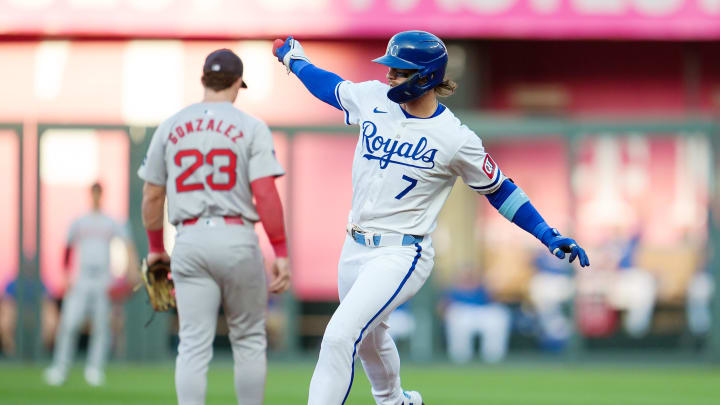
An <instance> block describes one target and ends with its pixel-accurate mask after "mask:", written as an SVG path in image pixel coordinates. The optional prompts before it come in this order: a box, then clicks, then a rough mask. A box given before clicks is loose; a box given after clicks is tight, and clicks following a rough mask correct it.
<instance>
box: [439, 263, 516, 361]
mask: <svg viewBox="0 0 720 405" xmlns="http://www.w3.org/2000/svg"><path fill="white" fill-rule="evenodd" d="M485 284H486V283H485V282H484V278H483V276H482V273H481V271H480V270H478V269H476V268H475V267H473V266H464V267H463V268H462V269H461V270H460V272H459V273H458V275H457V279H456V280H455V282H454V284H453V285H452V286H451V287H450V288H449V289H448V290H447V291H446V292H445V295H444V302H443V304H444V306H445V308H444V311H443V312H444V315H445V332H446V337H447V349H448V356H449V357H450V361H452V362H453V363H468V362H470V361H471V360H472V359H473V357H474V356H475V339H476V338H480V358H481V359H482V361H484V362H487V363H497V362H500V361H502V360H503V359H504V358H505V355H506V354H507V349H508V340H509V337H510V324H511V322H510V321H511V316H510V311H509V310H508V309H507V308H506V307H505V305H503V304H502V303H499V302H494V301H493V299H492V296H491V293H490V291H488V289H487V288H486V286H485Z"/></svg>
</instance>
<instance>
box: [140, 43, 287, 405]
mask: <svg viewBox="0 0 720 405" xmlns="http://www.w3.org/2000/svg"><path fill="white" fill-rule="evenodd" d="M242 73H243V65H242V61H241V60H240V58H239V57H238V56H237V55H235V54H234V53H233V52H232V51H231V50H229V49H219V50H217V51H214V52H212V53H211V54H210V55H208V57H207V59H206V60H205V65H204V68H203V76H202V83H203V86H204V88H205V95H204V98H203V101H202V102H200V103H196V104H192V105H190V106H188V107H186V108H184V109H182V110H180V111H179V112H178V113H177V114H175V115H173V116H172V117H170V118H169V119H168V120H166V121H165V122H163V123H162V124H161V125H160V126H159V127H158V128H157V130H156V131H155V134H154V135H153V138H152V141H151V143H150V147H149V149H148V152H147V156H146V159H145V162H144V163H143V165H142V166H141V167H140V169H139V170H138V174H139V176H140V177H141V178H142V179H143V180H145V185H144V189H143V202H142V216H143V224H144V225H145V228H146V230H147V234H148V239H149V253H148V257H147V261H148V263H150V264H151V263H154V262H155V261H158V260H165V261H170V263H171V270H172V277H173V280H174V283H175V297H176V301H177V311H178V318H179V321H180V331H179V337H180V344H179V347H178V355H177V362H176V370H175V386H176V391H177V397H178V403H179V404H180V405H199V404H204V403H205V392H206V387H207V377H206V375H207V370H208V364H209V362H210V359H211V358H212V342H213V340H214V338H215V329H216V323H217V315H218V310H219V307H220V305H222V306H223V308H224V312H225V317H226V319H227V325H228V328H229V338H230V343H231V345H232V350H233V358H234V363H235V370H234V371H235V389H236V393H237V399H238V404H240V405H260V404H262V402H263V396H264V391H265V374H266V368H267V365H266V357H265V349H266V346H267V344H266V335H265V310H266V307H267V293H268V290H269V291H270V292H273V293H281V292H284V291H285V290H287V289H288V288H289V287H290V268H289V264H288V259H287V246H286V238H285V227H284V222H283V211H282V204H281V202H280V197H279V195H278V192H277V189H276V187H275V178H276V177H278V176H282V175H283V174H284V171H283V168H282V167H281V166H280V164H279V163H278V161H277V159H276V157H275V151H274V148H273V142H272V136H271V134H270V130H269V128H268V126H267V125H266V124H265V123H263V122H262V121H260V120H259V119H257V118H254V117H252V116H250V115H248V114H246V113H244V112H242V111H240V110H238V109H236V108H235V107H233V102H235V99H236V98H237V95H238V91H239V90H240V88H245V87H247V85H246V84H245V82H244V81H243V79H242ZM166 196H167V201H168V216H169V220H170V223H172V224H173V225H175V226H176V228H177V230H178V232H177V235H176V241H175V247H174V249H173V252H172V260H170V257H169V256H168V254H167V253H166V252H165V248H164V246H163V205H164V201H165V197H166ZM253 197H254V198H255V203H253ZM258 221H262V223H263V226H264V227H265V231H266V232H267V234H268V237H269V239H270V242H271V244H272V246H273V248H274V251H275V255H276V260H275V262H274V263H273V279H272V280H271V282H270V284H269V286H268V285H267V283H266V278H265V270H264V265H263V258H262V255H261V252H260V248H259V246H258V237H257V234H256V233H255V228H254V224H255V223H256V222H258Z"/></svg>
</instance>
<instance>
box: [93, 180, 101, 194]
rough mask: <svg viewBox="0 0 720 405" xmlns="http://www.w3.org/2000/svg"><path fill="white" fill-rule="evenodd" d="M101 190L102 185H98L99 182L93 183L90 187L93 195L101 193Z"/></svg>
mask: <svg viewBox="0 0 720 405" xmlns="http://www.w3.org/2000/svg"><path fill="white" fill-rule="evenodd" d="M102 190H103V188H102V184H100V182H98V181H96V182H95V183H93V185H92V186H90V191H92V192H93V193H102Z"/></svg>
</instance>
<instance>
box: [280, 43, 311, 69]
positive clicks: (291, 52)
mask: <svg viewBox="0 0 720 405" xmlns="http://www.w3.org/2000/svg"><path fill="white" fill-rule="evenodd" d="M273 55H275V56H276V57H277V58H278V61H280V62H282V64H283V65H285V67H286V68H287V71H288V74H290V63H291V62H292V61H293V60H304V61H305V62H307V63H311V62H310V59H308V57H307V56H305V51H304V50H303V47H302V45H300V42H298V41H296V40H294V39H293V37H288V38H287V39H286V40H285V41H283V40H282V39H276V40H275V42H274V43H273Z"/></svg>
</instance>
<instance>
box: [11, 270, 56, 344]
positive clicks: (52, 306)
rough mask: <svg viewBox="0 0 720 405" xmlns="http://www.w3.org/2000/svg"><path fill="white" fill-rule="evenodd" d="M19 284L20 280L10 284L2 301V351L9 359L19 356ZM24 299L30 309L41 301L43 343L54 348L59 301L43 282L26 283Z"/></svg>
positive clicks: (23, 290) (23, 293)
mask: <svg viewBox="0 0 720 405" xmlns="http://www.w3.org/2000/svg"><path fill="white" fill-rule="evenodd" d="M18 284H20V283H19V281H18V279H14V280H12V281H11V282H10V283H8V284H7V286H6V287H5V289H4V294H3V295H2V297H1V298H2V299H1V300H0V341H2V351H3V353H4V354H5V355H6V356H8V357H12V356H14V355H15V354H17V343H16V342H15V336H16V331H17V312H18V302H17V300H18V295H19V291H18V289H19V287H18ZM22 299H23V302H24V303H26V304H24V305H25V306H26V308H27V307H30V305H29V304H30V303H31V302H33V301H34V300H38V299H39V300H40V322H41V329H42V331H41V333H42V342H43V344H44V345H45V347H46V348H47V349H50V348H52V345H53V338H54V334H55V330H56V328H57V324H58V319H59V310H58V304H57V301H56V300H55V299H53V297H51V296H50V295H49V294H48V290H47V289H46V288H45V286H44V285H43V283H42V282H41V281H35V282H29V281H27V282H25V283H24V284H23V289H22Z"/></svg>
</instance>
